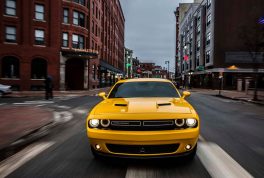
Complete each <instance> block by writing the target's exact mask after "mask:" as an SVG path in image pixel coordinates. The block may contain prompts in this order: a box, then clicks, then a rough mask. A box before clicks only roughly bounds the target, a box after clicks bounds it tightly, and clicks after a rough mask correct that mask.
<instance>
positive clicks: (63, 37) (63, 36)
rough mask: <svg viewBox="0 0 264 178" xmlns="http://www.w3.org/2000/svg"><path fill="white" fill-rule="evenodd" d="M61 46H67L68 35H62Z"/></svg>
mask: <svg viewBox="0 0 264 178" xmlns="http://www.w3.org/2000/svg"><path fill="white" fill-rule="evenodd" d="M62 46H63V47H68V46H69V35H68V33H62Z"/></svg>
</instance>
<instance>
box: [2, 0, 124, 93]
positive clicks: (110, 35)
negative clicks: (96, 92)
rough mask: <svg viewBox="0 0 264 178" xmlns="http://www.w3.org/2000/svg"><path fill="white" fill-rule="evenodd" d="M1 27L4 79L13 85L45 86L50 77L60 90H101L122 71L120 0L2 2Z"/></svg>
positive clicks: (3, 80) (122, 51)
mask: <svg viewBox="0 0 264 178" xmlns="http://www.w3.org/2000/svg"><path fill="white" fill-rule="evenodd" d="M14 3H15V6H14ZM37 6H38V7H37ZM64 10H66V11H68V13H67V12H65V11H64ZM42 16H43V17H42ZM38 18H40V20H39V19H38ZM36 19H38V20H36ZM65 19H68V20H66V21H65ZM0 29H1V30H0V32H1V34H0V83H1V84H8V85H12V86H13V88H14V89H17V90H39V89H43V84H44V78H45V77H46V76H47V75H51V76H52V78H53V83H54V88H55V89H56V90H58V89H61V90H64V89H69V90H71V89H89V88H97V87H100V86H104V85H105V84H104V85H103V84H102V82H100V81H102V73H104V72H106V74H105V75H106V76H108V75H109V74H108V72H109V73H110V75H116V74H117V73H122V71H123V60H124V16H123V12H122V8H121V6H120V3H119V1H114V0H111V1H109V0H79V1H78V0H58V1H54V0H34V1H31V0H23V1H19V0H0ZM117 29H118V30H117ZM35 30H37V32H36V31H35ZM14 31H15V35H14ZM36 34H37V35H36ZM42 34H44V40H43V37H42ZM39 36H40V38H39ZM36 37H38V38H36ZM64 37H66V38H64ZM14 39H15V40H14ZM39 39H40V42H41V44H39V42H36V41H37V40H39ZM63 39H66V40H63ZM41 40H43V42H42V41H41ZM101 61H103V62H101ZM102 63H103V65H104V66H102ZM104 81H106V80H105V79H104ZM111 82H114V81H112V80H111ZM111 82H108V84H109V85H110V84H111Z"/></svg>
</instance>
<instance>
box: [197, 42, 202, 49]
mask: <svg viewBox="0 0 264 178" xmlns="http://www.w3.org/2000/svg"><path fill="white" fill-rule="evenodd" d="M200 47H201V40H198V41H197V51H200Z"/></svg>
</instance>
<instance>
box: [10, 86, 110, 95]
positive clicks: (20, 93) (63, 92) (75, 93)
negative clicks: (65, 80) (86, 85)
mask: <svg viewBox="0 0 264 178" xmlns="http://www.w3.org/2000/svg"><path fill="white" fill-rule="evenodd" d="M109 89H110V87H106V88H98V89H93V90H80V91H78V90H72V91H53V96H54V97H58V96H91V95H92V96H93V95H96V94H98V93H100V92H102V91H108V90H109ZM41 96H43V97H45V91H13V92H12V94H9V95H6V97H41Z"/></svg>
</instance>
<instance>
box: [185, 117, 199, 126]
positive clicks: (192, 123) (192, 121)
mask: <svg viewBox="0 0 264 178" xmlns="http://www.w3.org/2000/svg"><path fill="white" fill-rule="evenodd" d="M196 123H197V120H196V119H193V118H188V119H186V125H187V126H188V127H194V126H195V125H196Z"/></svg>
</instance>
